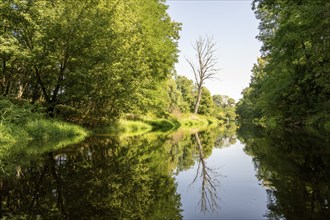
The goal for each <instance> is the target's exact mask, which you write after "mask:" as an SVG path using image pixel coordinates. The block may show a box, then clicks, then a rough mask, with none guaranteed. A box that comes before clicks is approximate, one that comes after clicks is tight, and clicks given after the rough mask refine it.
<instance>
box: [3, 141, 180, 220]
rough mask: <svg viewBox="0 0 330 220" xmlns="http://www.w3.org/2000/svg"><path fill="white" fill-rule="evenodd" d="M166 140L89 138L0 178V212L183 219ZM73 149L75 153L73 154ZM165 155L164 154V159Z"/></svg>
mask: <svg viewBox="0 0 330 220" xmlns="http://www.w3.org/2000/svg"><path fill="white" fill-rule="evenodd" d="M163 144H164V138H162V137H160V138H154V139H152V138H149V137H145V138H139V137H132V138H127V139H125V140H120V141H119V140H118V139H117V138H116V137H111V138H93V137H92V138H90V139H89V140H88V141H86V142H84V143H81V144H78V145H76V146H74V148H72V149H71V150H70V149H67V150H62V151H58V152H52V153H48V154H45V155H43V156H42V157H40V159H39V160H37V161H31V162H30V163H22V164H24V165H22V166H21V172H22V175H21V176H20V177H19V178H18V177H17V176H16V175H10V176H6V177H0V183H1V184H0V185H1V187H0V190H1V191H0V194H1V196H0V199H1V200H0V208H1V210H0V214H1V213H2V215H4V216H15V217H18V218H20V217H24V216H29V217H31V218H34V217H37V216H41V217H42V218H47V219H49V218H50V219H63V218H69V219H91V218H97V219H159V218H160V217H162V218H166V219H181V215H180V211H181V210H180V196H179V195H178V194H177V193H176V184H175V182H174V179H173V178H172V177H171V175H170V172H168V171H167V170H163V168H164V167H166V166H165V165H163V163H166V162H167V161H164V160H163V159H164V158H166V156H167V155H166V154H164V152H163V148H162V147H160V146H162V145H163ZM76 149H77V150H76ZM163 155H164V156H163Z"/></svg>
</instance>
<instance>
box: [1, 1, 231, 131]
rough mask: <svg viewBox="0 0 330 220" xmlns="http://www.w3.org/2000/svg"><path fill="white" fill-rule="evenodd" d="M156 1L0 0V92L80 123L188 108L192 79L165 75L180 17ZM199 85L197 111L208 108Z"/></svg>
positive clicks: (168, 72) (174, 58)
mask: <svg viewBox="0 0 330 220" xmlns="http://www.w3.org/2000/svg"><path fill="white" fill-rule="evenodd" d="M164 2H165V1H162V0H161V1H159V0H152V1H150V0H141V1H135V0H127V1H114V0H96V1H94V0H93V1H92V0H88V1H83V2H81V1H78V0H69V1H61V0H36V1H18V0H5V1H1V3H0V8H1V12H0V17H1V19H0V61H1V65H0V76H1V77H0V98H1V97H10V98H15V99H21V100H27V101H28V102H29V103H32V104H38V105H41V106H43V107H45V110H46V112H47V113H48V115H50V116H52V117H59V118H63V119H65V120H69V121H72V122H75V123H80V124H87V125H98V124H100V123H102V122H107V121H109V120H115V119H118V118H119V117H120V116H121V115H123V114H128V113H130V114H135V115H139V114H140V115H141V114H147V113H151V114H153V115H155V116H156V117H164V116H167V115H168V114H169V113H173V112H176V111H180V112H191V111H192V105H194V104H195V102H196V101H195V99H196V86H195V85H193V83H191V82H190V81H189V80H188V79H183V78H180V77H178V78H175V77H174V76H173V72H174V63H175V62H176V61H177V52H178V49H177V40H178V38H179V30H180V24H179V23H177V22H174V21H172V20H171V18H170V17H169V15H168V14H167V12H166V10H167V6H166V5H165V4H164ZM146 12H148V13H146ZM203 93H204V96H205V97H204V100H202V102H203V103H202V104H201V105H202V107H201V108H202V110H201V114H204V115H214V113H215V111H214V105H213V102H212V98H211V96H210V93H209V91H208V90H207V89H206V88H203ZM223 115H225V114H223Z"/></svg>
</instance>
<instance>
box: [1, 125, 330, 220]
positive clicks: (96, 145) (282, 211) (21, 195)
mask: <svg viewBox="0 0 330 220" xmlns="http://www.w3.org/2000/svg"><path fill="white" fill-rule="evenodd" d="M329 143H330V141H329V136H328V135H327V134H324V133H322V134H320V132H318V131H315V130H311V131H301V130H288V129H281V130H272V131H267V130H263V129H260V128H251V127H242V128H240V129H239V130H238V131H237V132H236V131H235V129H233V127H227V128H226V127H220V128H213V129H209V130H205V131H198V130H189V129H187V130H178V131H176V132H171V133H161V132H153V133H147V134H143V135H137V136H125V134H122V135H109V134H99V135H94V136H91V137H88V138H87V139H86V140H84V141H82V142H80V143H75V144H70V141H66V142H59V141H57V142H56V141H55V143H52V142H47V143H38V144H36V143H29V144H22V143H20V144H16V145H15V146H0V169H1V170H0V174H1V175H0V217H2V218H4V219H155V220H157V219H327V217H328V216H330V210H329V201H330V144H329ZM54 144H56V147H52V148H51V149H57V150H51V151H49V150H47V149H50V148H49V146H51V145H54ZM61 145H62V146H63V145H68V146H66V147H64V148H61V147H59V146H61ZM38 149H39V150H38ZM41 149H42V150H41Z"/></svg>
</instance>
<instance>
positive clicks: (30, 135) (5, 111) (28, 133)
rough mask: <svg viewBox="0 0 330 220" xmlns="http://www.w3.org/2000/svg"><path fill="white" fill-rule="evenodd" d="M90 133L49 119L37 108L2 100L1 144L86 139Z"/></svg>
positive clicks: (0, 120) (0, 116) (0, 114)
mask: <svg viewBox="0 0 330 220" xmlns="http://www.w3.org/2000/svg"><path fill="white" fill-rule="evenodd" d="M87 135H88V131H87V130H86V129H84V128H82V127H80V126H78V125H74V124H70V123H67V122H62V121H59V120H56V119H49V118H47V117H45V116H44V114H42V113H41V111H39V110H38V109H37V108H36V107H35V106H32V105H30V104H28V103H25V102H19V103H13V102H12V101H10V100H8V99H1V100H0V143H11V142H12V143H13V142H23V141H30V140H39V141H40V140H43V141H47V140H50V139H65V138H72V137H80V138H83V137H86V136H87Z"/></svg>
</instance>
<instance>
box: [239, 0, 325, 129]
mask: <svg viewBox="0 0 330 220" xmlns="http://www.w3.org/2000/svg"><path fill="white" fill-rule="evenodd" d="M253 9H254V10H255V14H256V16H257V18H258V19H259V20H260V25H259V30H260V33H259V35H258V37H257V38H258V39H259V40H261V41H262V43H263V46H262V50H261V52H262V58H260V59H259V61H258V64H256V65H255V67H254V68H253V70H252V72H253V76H252V79H251V83H250V86H249V87H248V88H246V89H245V90H244V91H243V99H242V100H241V101H240V103H239V104H238V109H237V112H238V113H239V114H240V116H241V118H242V119H245V120H252V119H257V120H259V121H260V120H261V121H273V122H276V123H278V122H280V123H286V124H316V125H319V124H323V123H326V122H328V123H329V109H330V101H329V98H328V97H330V69H329V67H330V53H329V51H330V38H329V36H330V28H329V27H330V25H329V24H330V16H329V11H330V4H329V2H328V1H326V0H316V1H313V0H303V1H282V0H276V1H268V0H255V1H254V2H253Z"/></svg>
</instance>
